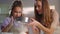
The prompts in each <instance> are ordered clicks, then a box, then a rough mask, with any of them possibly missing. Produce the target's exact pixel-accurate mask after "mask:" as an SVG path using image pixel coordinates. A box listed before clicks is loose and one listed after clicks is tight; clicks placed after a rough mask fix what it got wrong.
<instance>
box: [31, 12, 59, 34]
mask: <svg viewBox="0 0 60 34" xmlns="http://www.w3.org/2000/svg"><path fill="white" fill-rule="evenodd" d="M32 20H33V23H30V24H32V25H36V26H37V27H38V28H40V29H41V30H43V31H44V32H45V34H53V32H54V30H55V27H56V26H57V24H58V23H59V15H58V13H57V12H56V11H54V14H53V22H52V24H51V27H50V28H46V27H45V26H43V25H42V24H41V23H39V22H38V21H36V20H35V19H32Z"/></svg>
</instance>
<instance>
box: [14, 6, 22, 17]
mask: <svg viewBox="0 0 60 34" xmlns="http://www.w3.org/2000/svg"><path fill="white" fill-rule="evenodd" d="M21 15H22V8H21V7H15V8H14V9H13V16H14V17H15V18H16V17H20V16H21Z"/></svg>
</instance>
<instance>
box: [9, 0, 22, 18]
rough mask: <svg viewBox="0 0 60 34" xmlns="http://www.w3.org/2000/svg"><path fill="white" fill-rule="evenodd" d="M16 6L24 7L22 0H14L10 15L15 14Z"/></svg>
mask: <svg viewBox="0 0 60 34" xmlns="http://www.w3.org/2000/svg"><path fill="white" fill-rule="evenodd" d="M15 7H21V8H22V9H23V6H22V2H21V1H18V0H16V1H14V3H13V5H12V8H11V14H10V17H11V16H13V10H14V8H15Z"/></svg>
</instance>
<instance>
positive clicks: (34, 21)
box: [28, 18, 40, 26]
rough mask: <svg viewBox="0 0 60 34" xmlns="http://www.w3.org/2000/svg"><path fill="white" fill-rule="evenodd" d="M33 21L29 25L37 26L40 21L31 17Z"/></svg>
mask: <svg viewBox="0 0 60 34" xmlns="http://www.w3.org/2000/svg"><path fill="white" fill-rule="evenodd" d="M31 20H32V22H30V23H29V24H28V25H30V26H37V25H39V24H40V23H39V22H38V21H36V20H35V19H33V18H31Z"/></svg>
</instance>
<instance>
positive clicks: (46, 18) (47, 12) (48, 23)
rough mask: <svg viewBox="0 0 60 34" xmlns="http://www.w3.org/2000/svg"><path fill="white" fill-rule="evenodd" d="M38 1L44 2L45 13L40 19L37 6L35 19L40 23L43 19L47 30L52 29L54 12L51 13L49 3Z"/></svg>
mask: <svg viewBox="0 0 60 34" xmlns="http://www.w3.org/2000/svg"><path fill="white" fill-rule="evenodd" d="M36 1H42V11H43V15H40V17H39V14H38V12H37V10H36V6H35V18H36V20H37V21H40V19H41V17H42V18H43V20H41V21H43V22H44V23H43V25H44V26H45V27H47V28H50V26H51V23H52V20H53V19H52V12H51V11H50V8H49V4H48V1H47V0H36Z"/></svg>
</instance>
